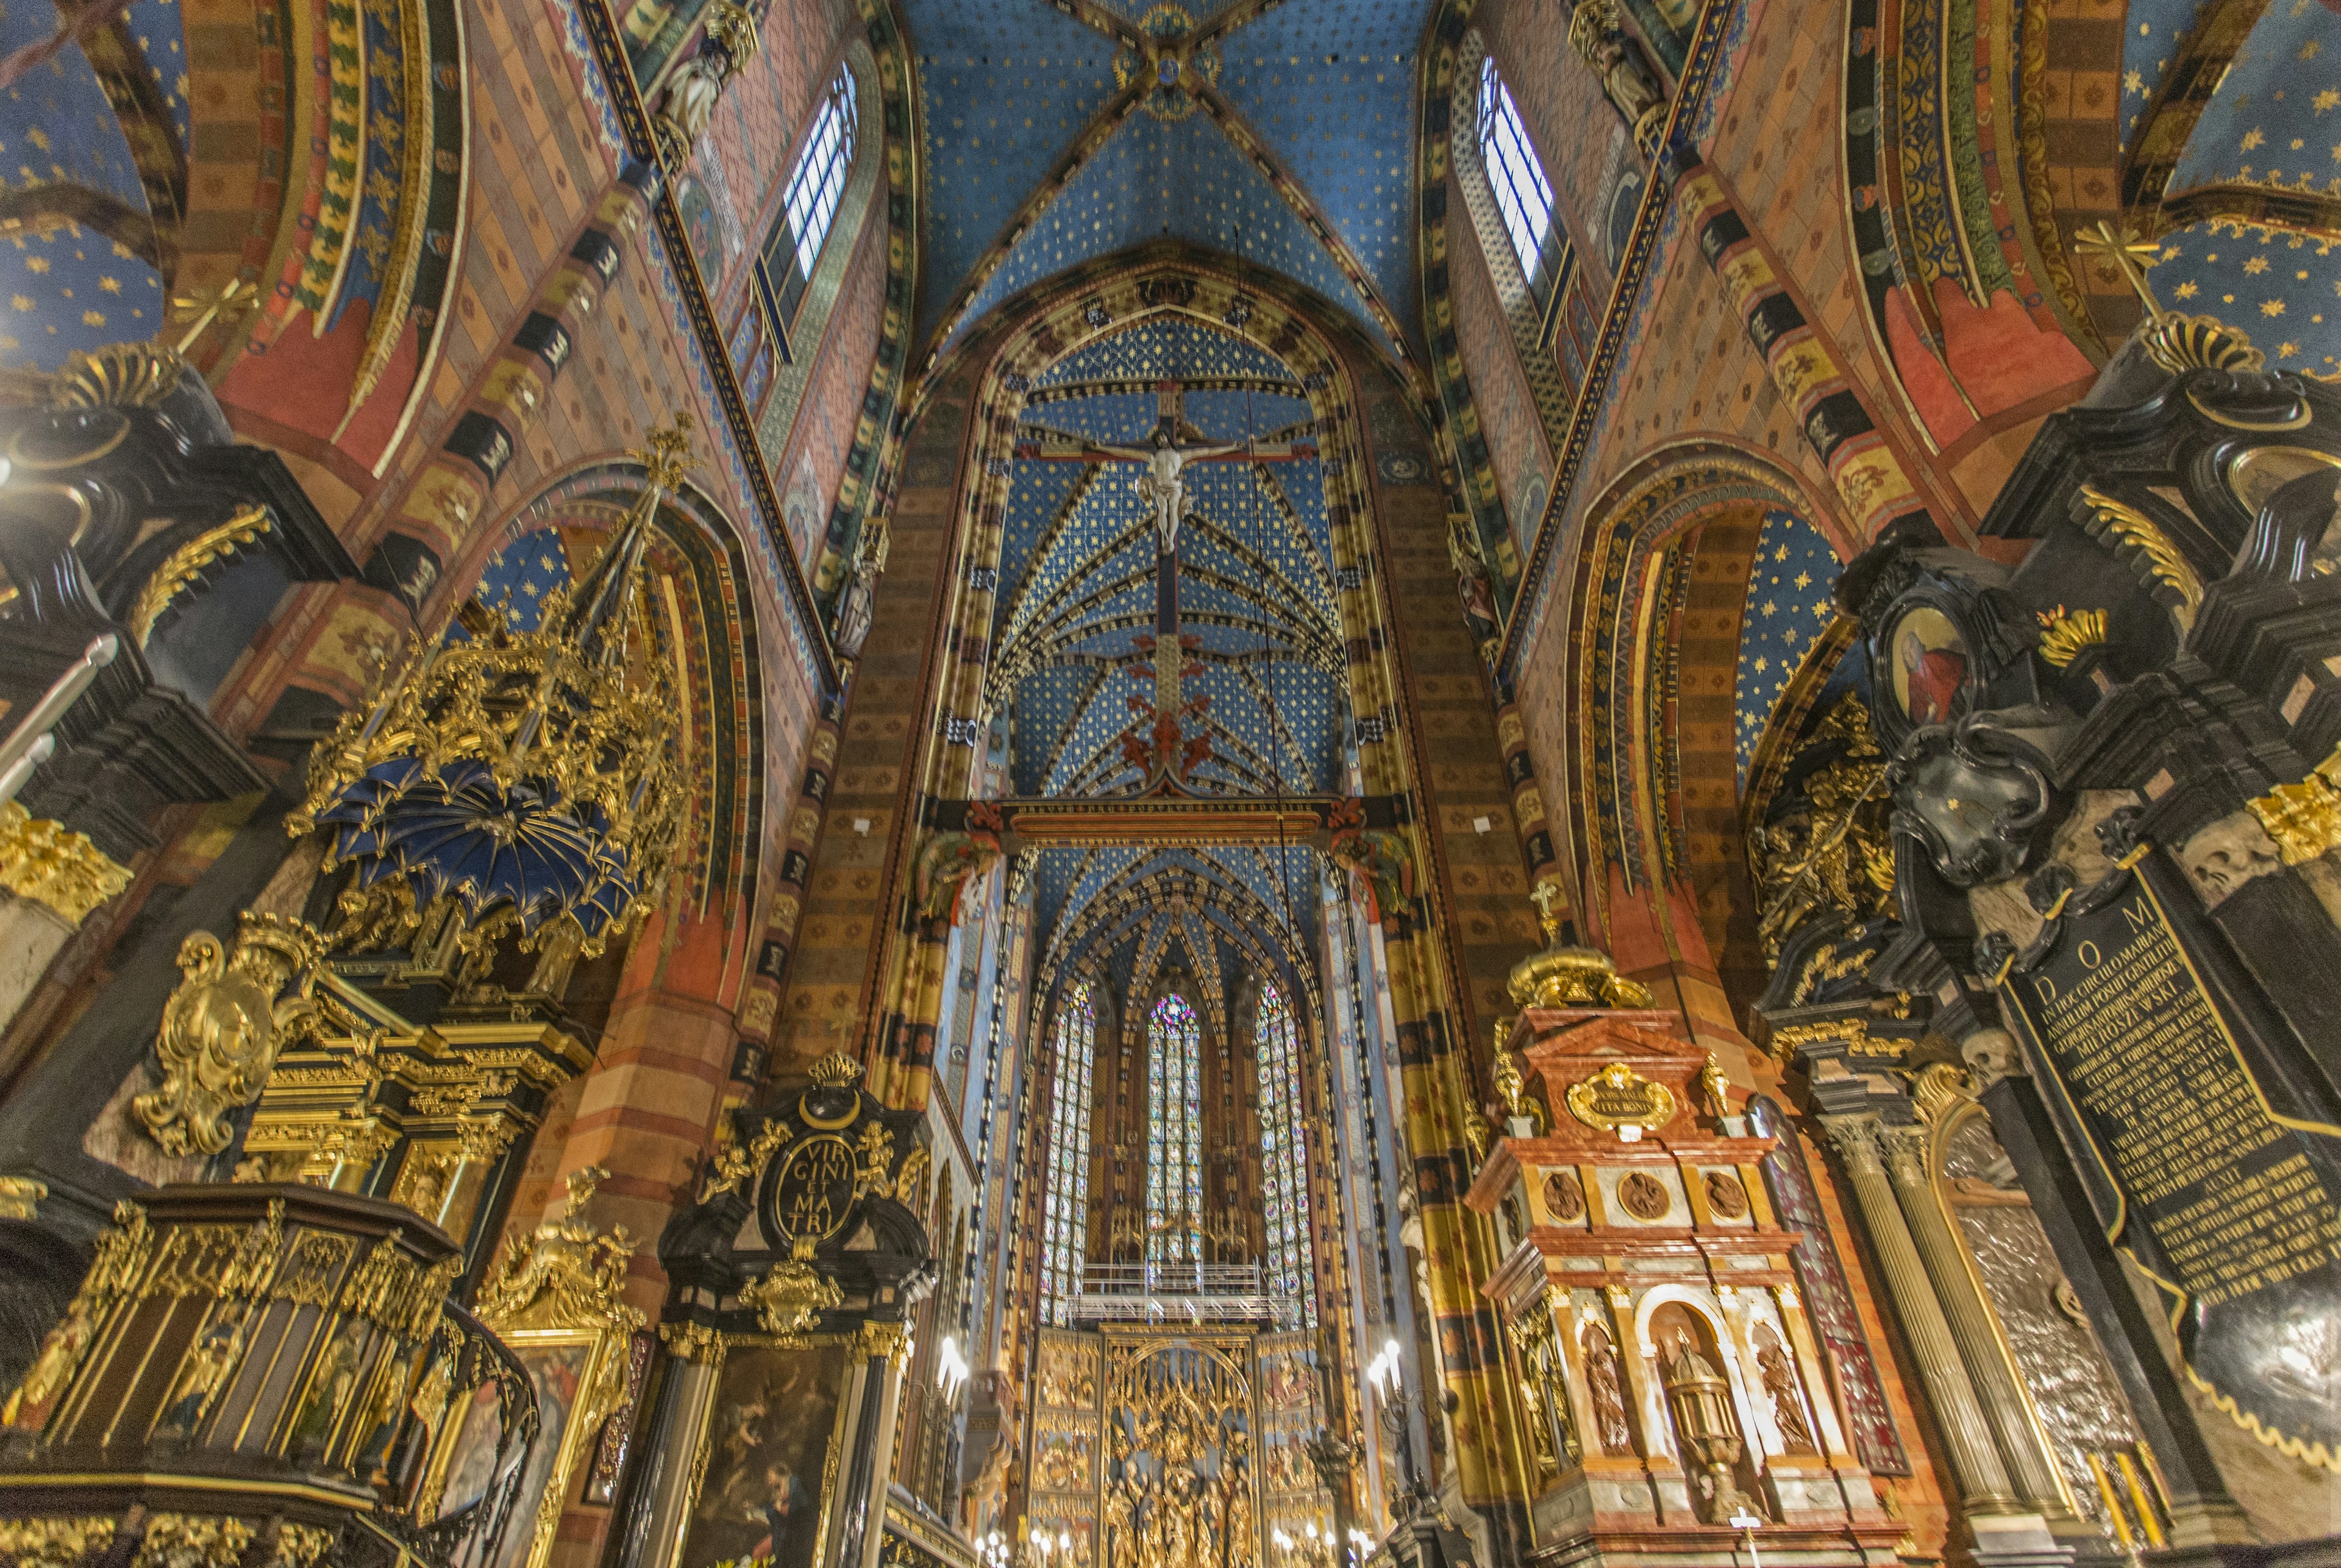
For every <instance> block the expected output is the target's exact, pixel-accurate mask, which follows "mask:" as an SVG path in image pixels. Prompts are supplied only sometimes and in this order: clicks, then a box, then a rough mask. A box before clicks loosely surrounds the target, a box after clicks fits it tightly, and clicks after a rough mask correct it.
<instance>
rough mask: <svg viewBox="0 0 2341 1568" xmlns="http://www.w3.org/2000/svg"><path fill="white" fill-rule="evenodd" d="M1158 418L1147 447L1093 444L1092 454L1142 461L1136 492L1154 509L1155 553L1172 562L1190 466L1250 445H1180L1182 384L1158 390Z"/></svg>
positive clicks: (1161, 386)
mask: <svg viewBox="0 0 2341 1568" xmlns="http://www.w3.org/2000/svg"><path fill="white" fill-rule="evenodd" d="M1154 396H1155V404H1156V408H1157V411H1158V415H1159V416H1158V418H1157V420H1156V423H1155V425H1154V434H1153V435H1152V436H1151V437H1150V438H1149V440H1148V443H1147V444H1146V445H1144V446H1116V445H1111V444H1108V443H1106V442H1102V441H1094V442H1091V444H1090V446H1091V450H1092V451H1095V452H1100V453H1102V454H1105V455H1106V456H1108V457H1120V458H1122V459H1124V460H1126V461H1128V462H1131V463H1143V464H1146V467H1145V470H1144V471H1143V472H1142V473H1141V474H1139V476H1138V485H1137V488H1138V494H1140V495H1141V496H1142V497H1144V498H1145V500H1146V502H1147V504H1149V505H1151V506H1152V507H1153V508H1154V551H1155V554H1158V555H1161V556H1162V557H1164V558H1165V559H1168V558H1169V557H1170V556H1171V555H1173V554H1177V553H1178V549H1179V524H1180V523H1181V522H1183V521H1184V520H1185V518H1186V515H1187V487H1186V481H1185V478H1184V474H1185V472H1186V467H1187V464H1190V463H1201V462H1204V461H1207V460H1208V459H1210V458H1213V457H1224V456H1226V455H1227V454H1229V453H1230V452H1240V451H1242V450H1244V449H1245V448H1246V447H1247V446H1249V445H1250V442H1247V441H1226V442H1220V443H1218V444H1205V443H1200V442H1199V443H1197V444H1194V445H1191V446H1182V445H1180V442H1179V424H1180V405H1181V404H1182V402H1183V399H1182V397H1181V395H1180V386H1179V384H1178V383H1177V382H1175V381H1165V382H1162V383H1160V384H1159V385H1156V387H1155V389H1154Z"/></svg>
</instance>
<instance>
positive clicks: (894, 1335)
mask: <svg viewBox="0 0 2341 1568" xmlns="http://www.w3.org/2000/svg"><path fill="white" fill-rule="evenodd" d="M854 1343H856V1344H858V1345H859V1346H860V1347H861V1349H862V1354H864V1355H867V1356H881V1355H882V1356H884V1357H886V1358H887V1359H888V1360H890V1361H892V1362H895V1363H901V1362H902V1361H903V1360H904V1359H905V1358H906V1357H908V1355H909V1354H910V1349H911V1333H910V1330H909V1328H908V1327H907V1326H906V1325H904V1324H902V1323H887V1322H883V1321H882V1320H880V1319H876V1318H867V1319H864V1320H863V1321H862V1329H861V1333H859V1334H858V1335H857V1336H856V1338H855V1341H854Z"/></svg>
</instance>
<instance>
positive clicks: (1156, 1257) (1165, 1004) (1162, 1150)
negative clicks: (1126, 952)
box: [1146, 994, 1203, 1283]
mask: <svg viewBox="0 0 2341 1568" xmlns="http://www.w3.org/2000/svg"><path fill="white" fill-rule="evenodd" d="M1149 1034H1150V1038H1149V1040H1148V1042H1147V1050H1146V1087H1147V1120H1146V1262H1147V1264H1148V1267H1147V1279H1148V1283H1157V1282H1158V1281H1159V1280H1160V1279H1161V1273H1160V1272H1159V1270H1158V1269H1157V1267H1156V1265H1158V1264H1161V1263H1196V1262H1200V1261H1201V1259H1202V1255H1203V1236H1202V1213H1203V1117H1202V1099H1203V1085H1202V1069H1201V1061H1202V1025H1201V1024H1200V1021H1199V1020H1198V1019H1197V1018H1196V1016H1195V1010H1194V1008H1193V1007H1191V1006H1190V1005H1189V1004H1188V1002H1187V999H1186V998H1185V997H1183V996H1180V995H1176V994H1172V995H1170V996H1165V997H1164V998H1163V999H1162V1000H1161V1001H1160V1002H1158V1003H1156V1004H1154V1012H1153V1014H1152V1016H1151V1018H1150V1020H1149Z"/></svg>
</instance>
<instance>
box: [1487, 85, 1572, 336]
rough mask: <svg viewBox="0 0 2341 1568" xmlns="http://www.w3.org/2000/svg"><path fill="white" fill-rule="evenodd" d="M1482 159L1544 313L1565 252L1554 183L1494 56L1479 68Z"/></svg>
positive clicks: (1507, 229)
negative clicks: (1556, 220)
mask: <svg viewBox="0 0 2341 1568" xmlns="http://www.w3.org/2000/svg"><path fill="white" fill-rule="evenodd" d="M1479 158H1480V162H1481V163H1482V164H1483V165H1485V166H1486V169H1487V171H1488V184H1489V187H1490V188H1491V189H1492V190H1493V191H1494V192H1495V195H1496V206H1497V209H1498V210H1499V212H1501V213H1502V214H1503V218H1504V232H1505V233H1506V234H1507V235H1509V236H1510V238H1511V242H1512V254H1513V255H1515V256H1516V257H1518V258H1519V264H1520V275H1521V276H1522V277H1524V278H1526V279H1527V280H1528V285H1529V293H1530V294H1531V295H1534V296H1535V297H1536V301H1537V305H1538V307H1539V309H1542V308H1543V307H1544V305H1546V304H1548V303H1549V301H1550V299H1551V297H1552V285H1553V279H1554V278H1555V277H1557V276H1558V275H1559V270H1560V269H1559V257H1560V252H1561V250H1562V248H1563V246H1562V244H1561V241H1560V239H1559V235H1557V234H1556V233H1555V231H1554V228H1553V222H1552V182H1551V181H1549V180H1548V179H1546V178H1545V175H1544V165H1542V164H1541V163H1539V162H1538V161H1537V155H1536V149H1535V148H1533V147H1531V146H1529V135H1528V128H1527V127H1526V126H1524V125H1521V124H1520V111H1519V107H1518V105H1515V104H1513V102H1512V90H1511V89H1510V88H1509V87H1507V86H1505V85H1504V79H1503V77H1501V76H1499V75H1497V74H1496V62H1495V59H1494V57H1493V56H1490V57H1489V58H1487V59H1485V60H1482V61H1481V62H1480V63H1479Z"/></svg>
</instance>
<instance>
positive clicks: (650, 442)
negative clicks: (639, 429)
mask: <svg viewBox="0 0 2341 1568" xmlns="http://www.w3.org/2000/svg"><path fill="white" fill-rule="evenodd" d="M691 431H692V419H691V411H690V410H689V409H687V408H678V409H676V410H675V414H674V425H673V428H672V429H668V428H666V427H664V426H662V425H655V424H654V425H652V427H651V433H650V434H648V435H646V436H644V437H643V448H642V450H641V451H639V452H637V453H635V454H634V455H635V456H636V457H638V458H640V459H641V460H642V464H643V467H644V468H647V469H649V470H650V481H651V483H652V484H653V485H655V486H657V487H658V488H659V489H661V490H672V489H673V488H674V487H675V486H676V485H678V484H682V472H683V470H684V469H686V468H688V467H690V466H691Z"/></svg>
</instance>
